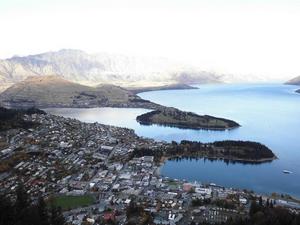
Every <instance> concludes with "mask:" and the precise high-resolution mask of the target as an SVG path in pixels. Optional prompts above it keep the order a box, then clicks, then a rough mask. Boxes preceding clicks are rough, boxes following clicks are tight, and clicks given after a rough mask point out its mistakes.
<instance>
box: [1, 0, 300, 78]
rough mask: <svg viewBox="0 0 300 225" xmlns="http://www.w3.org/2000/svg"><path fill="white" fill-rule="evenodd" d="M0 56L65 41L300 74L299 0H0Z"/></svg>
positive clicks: (240, 70)
mask: <svg viewBox="0 0 300 225" xmlns="http://www.w3.org/2000/svg"><path fill="white" fill-rule="evenodd" d="M0 27H1V34H0V57H1V58H6V57H11V56H13V55H27V54H35V53H40V52H45V51H54V50H58V49H61V48H75V49H82V50H85V51H87V52H90V53H94V52H111V53H123V54H130V55H146V56H164V57H168V58H171V59H176V60H179V61H183V62H187V63H190V64H193V65H197V66H199V67H201V68H203V69H205V70H210V71H216V72H221V73H234V74H243V75H251V74H255V75H262V74H263V75H265V74H267V75H272V76H273V77H274V78H281V79H285V78H289V77H293V76H297V75H300V0H297V1H296V0H294V1H289V0H277V1H276V0H252V1H250V0H248V1H246V0H239V1H238V0H227V1H226V0H206V1H204V0H202V1H201V0H149V1H147V0H44V1H43V0H0Z"/></svg>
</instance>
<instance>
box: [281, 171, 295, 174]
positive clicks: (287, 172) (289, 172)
mask: <svg viewBox="0 0 300 225" xmlns="http://www.w3.org/2000/svg"><path fill="white" fill-rule="evenodd" d="M282 172H283V173H286V174H291V173H293V172H292V171H289V170H283V171H282Z"/></svg>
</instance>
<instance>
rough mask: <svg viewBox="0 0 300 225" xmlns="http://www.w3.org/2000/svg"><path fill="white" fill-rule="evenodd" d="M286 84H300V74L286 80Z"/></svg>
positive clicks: (299, 91)
mask: <svg viewBox="0 0 300 225" xmlns="http://www.w3.org/2000/svg"><path fill="white" fill-rule="evenodd" d="M286 84H291V85H300V76H298V77H295V78H293V79H291V80H289V81H288V82H286ZM296 92H298V93H300V89H299V90H297V91H296Z"/></svg>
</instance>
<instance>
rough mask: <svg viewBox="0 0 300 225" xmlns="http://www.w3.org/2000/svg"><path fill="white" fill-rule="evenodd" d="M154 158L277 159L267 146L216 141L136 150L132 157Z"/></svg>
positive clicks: (234, 160)
mask: <svg viewBox="0 0 300 225" xmlns="http://www.w3.org/2000/svg"><path fill="white" fill-rule="evenodd" d="M145 155H146V156H154V158H155V161H156V162H164V161H165V160H167V159H175V158H176V159H177V158H185V157H188V158H209V159H223V160H226V161H232V162H236V161H239V162H243V163H251V164H252V163H264V162H270V161H273V160H275V159H277V157H276V156H275V154H274V153H273V152H272V150H270V149H269V148H268V147H267V146H265V145H263V144H260V143H258V142H251V141H231V140H227V141H216V142H213V143H201V142H196V141H186V140H184V141H181V142H180V143H177V142H174V141H173V142H172V143H171V144H170V145H168V146H166V148H165V149H163V150H153V149H149V148H140V149H139V148H136V149H135V150H134V152H133V153H132V156H133V157H142V156H145Z"/></svg>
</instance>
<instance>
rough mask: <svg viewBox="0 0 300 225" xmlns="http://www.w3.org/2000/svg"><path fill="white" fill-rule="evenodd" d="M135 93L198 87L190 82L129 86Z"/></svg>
mask: <svg viewBox="0 0 300 225" xmlns="http://www.w3.org/2000/svg"><path fill="white" fill-rule="evenodd" d="M127 89H128V90H130V91H131V92H132V93H134V94H138V93H141V92H148V91H164V90H186V89H198V88H197V87H193V86H190V85H188V84H182V83H175V84H169V85H162V86H153V87H149V86H147V87H128V88H127Z"/></svg>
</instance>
